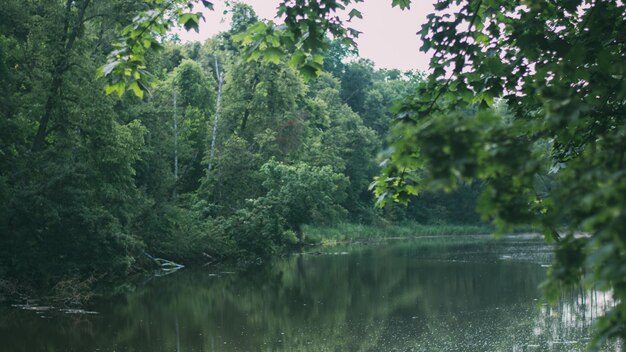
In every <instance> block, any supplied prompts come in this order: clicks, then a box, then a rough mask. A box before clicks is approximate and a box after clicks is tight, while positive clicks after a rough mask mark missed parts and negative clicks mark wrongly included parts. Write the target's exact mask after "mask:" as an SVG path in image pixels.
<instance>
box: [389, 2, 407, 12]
mask: <svg viewBox="0 0 626 352" xmlns="http://www.w3.org/2000/svg"><path fill="white" fill-rule="evenodd" d="M391 6H392V7H396V6H398V7H400V8H401V9H402V10H406V9H410V8H411V0H392V1H391Z"/></svg>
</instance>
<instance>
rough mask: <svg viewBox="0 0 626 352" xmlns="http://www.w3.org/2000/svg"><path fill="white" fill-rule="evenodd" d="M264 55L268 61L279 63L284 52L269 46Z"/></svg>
mask: <svg viewBox="0 0 626 352" xmlns="http://www.w3.org/2000/svg"><path fill="white" fill-rule="evenodd" d="M263 57H264V59H265V61H267V62H271V63H273V64H279V63H280V61H281V59H282V57H283V52H282V50H280V49H279V48H267V49H266V50H265V51H263Z"/></svg>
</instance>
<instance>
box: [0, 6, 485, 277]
mask: <svg viewBox="0 0 626 352" xmlns="http://www.w3.org/2000/svg"><path fill="white" fill-rule="evenodd" d="M140 4H141V2H137V4H135V5H137V6H139V5H140ZM130 5H132V2H130V4H129V2H127V1H120V2H119V3H117V2H111V3H108V4H98V5H96V4H93V5H91V6H89V7H88V9H89V12H87V11H86V12H85V13H84V14H82V16H84V17H85V18H83V19H81V18H78V16H81V13H72V15H73V16H76V18H71V19H70V20H69V21H68V23H67V28H66V27H64V26H61V24H63V22H64V21H63V18H64V16H66V15H67V14H66V13H64V9H63V8H62V7H61V6H60V4H57V3H50V4H37V6H35V4H32V8H29V7H28V6H24V5H23V4H22V3H21V2H19V1H15V2H8V3H7V4H5V6H4V9H3V11H2V14H3V16H4V17H3V18H2V21H1V22H2V26H3V28H2V37H1V38H2V43H1V48H2V51H1V53H2V56H1V67H2V89H3V93H2V99H3V102H2V119H1V121H2V122H1V123H2V128H1V131H2V168H1V170H2V175H1V178H0V180H1V183H0V184H1V190H2V192H0V195H1V197H2V202H1V204H2V207H3V209H2V211H1V213H2V219H1V220H0V228H2V231H1V233H2V237H1V238H0V241H1V245H0V251H2V252H1V253H0V262H1V266H0V268H2V269H1V270H2V273H3V276H8V277H14V278H18V279H25V278H28V280H33V281H35V282H34V283H35V284H42V283H43V284H46V283H48V284H50V283H54V282H55V280H57V281H58V280H59V279H60V278H63V277H64V276H68V275H69V276H77V277H85V275H94V276H102V275H125V274H127V273H129V272H132V271H136V270H140V268H141V267H142V265H144V266H145V265H146V263H145V256H144V254H143V253H144V252H146V253H149V254H150V255H153V256H159V257H164V258H167V259H170V260H175V261H178V262H185V263H189V262H192V263H193V262H202V263H204V262H206V261H209V259H207V258H210V259H211V260H215V261H233V260H234V261H241V262H246V261H249V262H256V261H258V260H263V259H266V258H268V257H270V256H273V255H277V254H281V253H286V252H287V251H288V250H290V249H293V248H295V247H296V246H297V245H298V244H300V243H302V242H304V241H306V238H305V237H304V236H303V233H302V227H303V225H330V224H335V223H339V222H352V223H358V224H379V225H380V224H386V223H394V222H402V221H410V220H414V221H417V222H420V223H423V224H444V223H466V224H477V223H480V218H479V217H478V215H477V214H476V213H475V211H474V203H475V199H476V194H477V186H467V187H464V188H463V189H462V190H461V191H458V192H456V193H455V194H453V195H446V194H442V193H433V194H426V195H424V196H423V197H422V199H423V200H421V201H416V202H414V203H413V204H412V205H411V207H409V208H404V207H391V208H385V209H383V210H380V209H376V208H375V207H374V201H375V198H374V196H373V194H372V192H370V191H369V190H368V187H369V185H370V183H371V182H372V180H373V177H374V176H375V175H377V173H378V172H379V168H378V162H379V160H378V159H377V155H378V153H379V152H380V151H381V150H382V149H383V148H385V147H386V142H385V139H386V137H385V136H386V135H387V133H388V130H389V123H390V121H391V120H392V118H393V117H392V114H391V112H390V107H391V105H392V103H393V102H394V101H397V100H398V99H399V98H400V97H402V96H404V95H406V94H407V93H408V92H410V91H412V90H414V89H415V87H416V85H417V84H418V83H419V82H421V81H422V79H423V76H422V74H420V73H419V72H411V71H409V72H400V71H399V70H387V69H381V70H378V69H375V68H374V65H373V63H372V62H371V61H368V60H364V59H358V58H357V57H356V55H355V54H354V53H353V49H352V48H351V47H349V46H347V45H344V44H341V42H339V41H335V42H332V43H331V49H330V50H329V51H328V52H327V53H326V57H324V69H325V72H324V73H323V74H321V75H320V77H318V78H317V79H315V80H305V79H304V78H303V77H302V75H301V74H300V73H299V72H298V71H297V70H295V69H294V68H292V67H290V66H289V65H288V64H286V63H281V62H277V63H271V62H268V63H265V62H255V61H252V62H246V61H245V60H242V58H241V57H242V55H241V51H243V48H242V46H241V45H239V44H238V43H236V42H234V41H233V40H232V37H233V36H234V35H236V34H237V33H241V32H244V31H245V29H246V28H247V27H249V26H250V25H252V24H254V23H256V22H257V21H258V18H257V17H256V14H255V13H254V11H253V10H252V8H251V7H249V6H248V5H245V4H240V3H235V4H234V5H233V7H232V9H231V11H232V23H231V27H230V30H229V31H227V32H224V33H221V34H220V35H218V36H216V37H214V38H211V39H210V40H208V41H206V42H205V43H197V42H194V43H190V44H181V43H180V42H179V40H177V38H176V36H174V35H172V36H170V37H168V38H166V39H165V40H164V43H163V48H162V50H160V51H156V52H149V53H147V54H146V70H147V71H149V72H150V73H151V74H153V75H154V81H153V82H152V84H153V86H152V87H151V88H150V92H149V93H147V94H145V95H142V98H141V99H138V98H137V97H135V96H133V95H125V96H123V97H122V98H118V96H117V95H116V94H112V95H107V94H106V91H105V82H104V81H103V80H97V79H94V76H95V72H96V70H97V68H98V67H99V66H101V65H102V63H103V62H104V60H105V58H106V55H107V54H108V53H109V52H110V50H111V47H112V45H113V43H114V42H113V40H114V39H115V38H116V33H117V32H118V31H120V26H122V25H123V24H124V23H127V22H128V20H129V18H128V17H124V16H123V15H124V14H126V13H128V12H130V10H128V9H127V10H123V9H124V7H123V6H130ZM98 6H103V7H102V8H100V7H98ZM92 13H93V14H92ZM97 13H108V14H120V16H119V18H118V17H115V16H106V17H96V16H95V15H94V14H97ZM90 16H92V17H94V18H92V19H89V20H87V18H89V17H90ZM72 21H79V22H80V23H82V24H81V26H80V27H76V24H75V23H74V22H72ZM142 262H144V263H143V264H142ZM37 280H44V282H37Z"/></svg>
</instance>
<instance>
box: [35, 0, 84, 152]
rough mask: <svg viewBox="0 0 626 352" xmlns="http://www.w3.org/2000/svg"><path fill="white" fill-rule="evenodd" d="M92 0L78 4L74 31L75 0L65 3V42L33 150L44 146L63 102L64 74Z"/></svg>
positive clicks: (55, 65) (62, 39) (63, 38)
mask: <svg viewBox="0 0 626 352" xmlns="http://www.w3.org/2000/svg"><path fill="white" fill-rule="evenodd" d="M89 2H90V0H83V1H82V2H80V4H79V5H78V13H77V15H76V18H75V19H74V24H73V25H72V31H71V32H70V22H71V17H72V5H73V4H74V0H67V2H66V4H65V20H64V22H63V34H62V37H61V42H62V43H64V45H63V48H62V50H61V52H60V53H59V56H58V57H57V59H56V60H55V64H54V71H53V72H52V82H51V83H50V93H49V95H48V99H47V100H46V105H45V107H44V112H43V115H42V116H41V119H40V120H39V126H38V127H37V134H36V135H35V139H34V140H33V146H32V150H33V151H39V150H41V149H42V148H43V146H44V142H45V139H46V136H47V135H48V132H49V131H48V124H49V123H50V118H51V116H52V112H53V110H54V108H55V107H56V106H57V105H58V104H60V103H61V101H60V100H61V86H62V85H63V75H64V74H65V73H66V72H67V70H68V68H69V67H70V65H69V56H70V52H71V50H72V48H73V47H74V43H75V42H76V38H77V37H78V32H79V28H80V27H81V26H82V24H83V19H84V17H85V11H86V10H87V6H89Z"/></svg>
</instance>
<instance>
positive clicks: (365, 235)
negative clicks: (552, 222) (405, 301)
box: [303, 222, 533, 245]
mask: <svg viewBox="0 0 626 352" xmlns="http://www.w3.org/2000/svg"><path fill="white" fill-rule="evenodd" d="M494 232H495V228H494V227H493V226H491V225H423V224H418V223H415V222H404V223H398V224H388V225H376V226H374V225H363V224H350V223H340V224H337V225H333V226H310V225H307V226H305V227H304V229H303V233H304V238H305V240H306V241H308V242H311V243H315V244H321V245H333V244H336V243H342V242H353V241H370V240H382V239H389V238H415V237H425V236H464V235H490V234H493V233H494ZM515 232H533V231H532V229H531V228H520V229H517V230H516V231H515Z"/></svg>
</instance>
